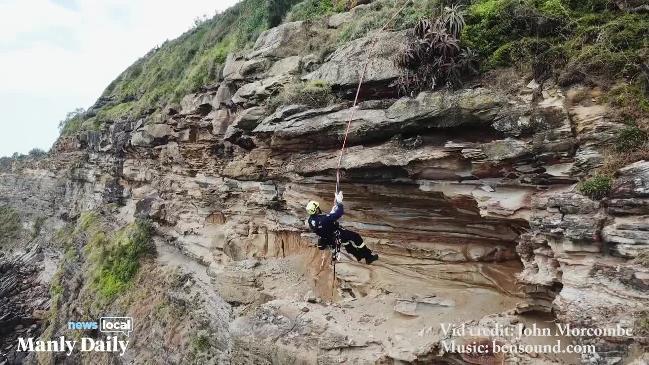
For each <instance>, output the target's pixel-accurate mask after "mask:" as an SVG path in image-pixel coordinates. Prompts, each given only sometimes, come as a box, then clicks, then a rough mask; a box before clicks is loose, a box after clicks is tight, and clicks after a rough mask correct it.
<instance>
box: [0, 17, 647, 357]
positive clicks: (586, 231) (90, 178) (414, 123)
mask: <svg viewBox="0 0 649 365" xmlns="http://www.w3.org/2000/svg"><path fill="white" fill-rule="evenodd" d="M329 31H330V29H329V28H326V27H324V28H323V26H322V25H321V24H316V23H314V24H310V23H302V22H298V23H287V24H282V25H280V26H279V27H277V28H274V29H271V30H269V31H267V32H265V33H264V34H262V36H261V37H260V38H259V40H258V41H257V43H256V44H255V47H254V49H253V50H251V51H250V52H249V53H247V54H238V55H230V56H229V57H228V62H227V64H226V65H225V67H224V70H223V74H222V80H221V81H220V83H219V84H218V85H216V86H212V87H211V88H208V89H206V90H205V91H203V92H201V93H198V94H194V95H188V96H187V97H185V98H184V99H183V103H182V107H181V108H180V110H175V109H170V110H167V111H165V113H164V115H163V116H162V117H160V118H157V119H153V118H152V119H148V120H138V121H128V120H117V121H114V122H113V123H110V124H106V125H104V126H103V129H102V130H101V132H92V133H85V134H83V135H81V136H78V137H75V138H71V139H61V140H59V142H58V143H57V145H56V146H55V148H54V149H53V153H52V155H51V156H50V157H48V159H47V160H45V161H42V162H41V163H40V164H39V165H38V166H33V167H30V168H24V167H22V168H20V169H18V168H16V169H14V171H6V172H2V173H1V174H0V191H1V192H2V202H5V203H10V204H12V205H14V206H17V207H18V208H20V209H21V212H22V214H24V215H25V216H26V217H34V216H35V214H34V212H30V209H32V210H34V209H35V210H41V211H42V212H44V214H45V215H46V216H47V217H50V218H48V219H50V220H51V223H52V224H53V226H56V225H57V224H58V225H62V224H63V222H65V221H69V220H71V219H74V218H75V217H77V216H78V215H79V214H80V213H81V212H82V211H87V210H92V209H98V208H101V209H106V207H107V206H108V205H111V204H112V207H114V210H112V211H111V212H113V213H114V216H113V217H114V218H113V219H115V220H116V221H119V222H130V221H132V220H134V219H135V218H147V219H150V220H152V221H153V222H154V228H155V233H156V242H157V246H158V259H157V260H158V262H159V264H160V265H163V266H179V267H181V269H182V270H185V271H187V272H189V273H192V274H193V275H196V276H197V277H196V278H195V280H196V283H195V285H197V286H198V287H200V290H198V292H199V294H197V295H199V296H200V295H203V296H206V297H213V299H212V301H213V302H214V303H217V302H218V303H219V304H218V305H216V304H215V307H214V308H216V307H218V308H221V307H222V306H227V307H228V308H229V309H228V310H232V313H228V314H227V315H224V314H223V313H224V312H223V309H222V308H221V309H220V311H221V312H220V314H218V315H216V314H213V313H212V314H210V311H209V310H208V311H206V313H204V315H205V316H207V319H206V320H207V321H212V322H213V323H218V326H217V325H215V326H217V327H219V328H220V329H221V331H225V332H227V333H222V336H223V337H222V338H223V339H222V340H220V341H221V342H220V343H221V344H222V346H221V347H220V348H219V350H218V351H219V357H218V358H219V359H221V361H226V360H224V359H228V361H231V362H232V363H240V364H244V363H276V364H288V363H295V364H297V363H320V364H328V363H340V362H347V363H366V362H370V363H374V362H385V363H396V362H398V361H405V362H410V363H423V362H426V361H432V359H436V361H441V362H448V363H460V361H461V360H459V358H458V357H457V356H456V355H453V354H444V353H443V351H441V350H440V347H439V341H440V340H441V339H442V337H443V336H442V335H441V334H440V333H439V330H438V328H439V323H441V322H462V321H470V320H480V319H481V318H483V317H485V316H487V315H490V314H494V313H504V312H508V311H509V312H510V315H513V312H512V310H513V309H515V308H516V310H517V313H525V312H529V311H537V312H538V311H540V312H554V313H557V314H558V316H559V319H560V320H562V321H564V322H566V323H571V324H575V325H577V326H606V325H610V324H616V323H624V324H625V325H626V326H633V318H634V315H635V313H636V312H639V311H641V310H642V309H646V308H647V305H648V304H649V297H648V296H647V287H648V285H649V283H648V280H649V269H647V267H645V266H642V265H640V264H639V263H635V261H634V259H635V258H636V256H637V255H638V253H639V252H640V251H641V249H644V248H646V247H647V245H648V243H647V242H648V240H647V234H646V232H647V231H648V230H647V227H646V225H647V224H649V223H645V222H646V221H647V222H649V221H648V218H647V217H648V216H649V211H647V209H648V208H647V207H649V204H648V203H647V197H648V196H649V194H648V193H647V191H649V190H647V186H649V185H648V184H649V183H648V181H649V162H644V161H641V162H637V163H635V164H633V165H630V166H627V167H625V168H623V169H621V170H620V171H619V179H618V180H617V182H616V184H615V186H614V189H613V193H612V195H611V198H610V199H608V200H604V201H601V202H599V201H593V200H590V199H588V198H586V197H584V196H582V195H580V194H578V193H577V192H576V190H575V183H576V182H577V181H578V180H579V178H580V177H582V176H584V175H586V174H587V173H588V172H589V170H590V169H592V168H593V167H596V166H598V165H600V164H601V163H602V155H601V153H602V152H601V150H602V145H603V143H605V142H606V141H607V140H609V139H610V138H611V136H612V135H613V134H614V131H615V129H616V128H619V127H620V126H619V125H618V124H616V123H613V122H611V121H610V120H609V119H608V117H607V106H606V105H600V104H596V103H593V102H591V101H590V99H588V98H586V99H581V100H579V101H577V100H576V99H575V98H573V96H572V95H573V94H574V93H575V90H564V89H561V88H559V87H556V86H554V85H544V86H541V85H538V84H536V83H535V82H531V83H529V84H527V83H525V82H523V81H522V80H511V81H512V83H515V85H514V86H515V87H512V89H515V90H517V91H516V92H515V93H511V92H504V91H502V90H499V89H497V88H496V87H492V86H490V83H489V80H482V83H481V84H480V85H475V86H473V87H467V88H464V89H460V90H442V91H435V92H424V93H421V94H419V95H417V96H416V97H412V98H409V97H404V98H399V99H393V97H395V93H394V90H393V89H391V88H390V85H391V82H392V81H394V79H395V78H396V77H397V76H398V70H395V69H394V66H393V63H392V61H391V59H390V57H391V55H392V54H393V53H394V50H395V49H398V48H399V47H401V45H402V43H403V34H402V33H399V32H395V33H390V32H386V33H382V34H379V35H378V37H379V43H380V45H381V47H380V49H382V50H383V51H384V52H379V53H378V54H377V55H375V56H376V59H375V60H373V61H372V63H371V64H370V67H369V74H368V75H369V76H368V85H367V87H366V89H364V93H363V95H364V96H365V99H364V100H363V102H362V103H361V104H360V105H358V106H357V107H356V108H355V110H353V109H352V107H351V105H350V103H349V102H347V101H341V102H339V103H336V104H334V105H330V106H326V107H323V108H315V109H314V108H309V107H307V106H304V105H284V106H282V107H280V108H278V109H277V110H267V108H266V107H265V104H264V101H265V100H266V99H267V98H268V97H269V96H270V95H272V94H273V93H275V92H276V91H277V90H278V89H279V88H280V87H281V85H283V84H285V83H287V82H290V81H291V80H297V79H300V78H304V79H325V80H327V81H328V82H329V83H330V84H331V85H332V87H333V89H334V90H335V91H337V92H340V93H341V94H342V95H346V94H345V91H346V90H347V89H349V88H353V87H354V85H355V84H356V82H357V80H358V78H357V75H356V74H355V73H354V72H353V70H355V69H356V68H355V66H354V65H355V64H357V63H358V62H359V60H362V59H363V56H362V55H363V49H364V48H365V47H366V44H367V43H368V42H369V40H370V38H369V37H373V36H374V35H368V37H366V38H361V39H359V40H357V41H354V42H352V43H350V44H348V45H346V46H344V47H342V48H339V49H338V50H337V51H336V52H334V53H333V54H332V55H331V56H329V57H328V58H326V59H325V60H321V59H319V58H318V57H316V55H315V54H316V53H317V51H318V44H317V43H313V36H314V35H318V36H319V37H327V34H328V32H329ZM582 92H583V91H582ZM352 113H353V115H354V118H353V120H352V121H351V128H350V133H349V140H348V142H349V147H348V149H347V150H346V151H345V156H344V159H343V160H342V164H341V172H342V179H341V186H342V189H343V190H344V192H345V200H346V203H345V209H346V211H347V214H346V215H345V217H344V220H343V224H344V225H345V226H346V227H349V228H351V229H354V230H356V231H358V232H359V233H361V234H362V235H363V237H365V238H366V242H367V243H368V245H369V246H370V247H371V248H372V249H373V250H375V251H376V252H378V253H379V255H380V256H381V259H380V261H378V262H377V263H375V264H373V265H371V266H367V265H364V264H362V263H356V262H355V261H353V260H350V259H349V257H345V258H344V259H343V262H342V263H340V264H339V265H338V267H337V272H336V278H337V281H336V289H335V290H334V291H332V286H331V285H332V279H333V278H332V272H331V268H330V266H329V264H328V262H327V261H322V258H321V256H320V253H319V252H318V251H317V249H315V248H314V247H313V244H314V242H315V238H314V236H313V235H312V234H310V233H308V232H307V230H306V227H305V226H304V218H305V217H304V208H303V207H304V205H305V203H306V202H307V201H309V200H319V201H320V202H321V203H322V205H323V206H324V207H327V206H329V203H330V202H331V201H332V196H333V192H334V189H335V171H336V167H337V162H338V153H339V151H338V148H339V146H340V143H341V139H342V137H343V135H344V132H345V127H346V123H347V121H348V119H349V118H350V116H351V115H352ZM63 162H66V163H63ZM44 282H47V280H46V279H44ZM305 295H306V296H305ZM214 298H218V299H214ZM70 300H73V299H70ZM331 300H333V301H336V302H338V303H343V304H336V305H331V306H327V305H325V304H324V303H323V301H324V302H326V301H331ZM207 303H208V304H209V303H210V301H207ZM224 303H226V304H224ZM206 305H207V304H206ZM215 310H216V309H215ZM140 314H142V313H140ZM135 317H137V316H135ZM414 318H417V321H418V322H417V323H416V324H413V322H412V319H414ZM415 327H416V328H415ZM135 336H138V335H137V334H135ZM135 338H138V337H135ZM220 338H221V337H220ZM577 340H578V341H585V342H588V341H591V342H592V339H577ZM636 340H637V339H636ZM637 341H639V340H637ZM631 342H633V340H625V341H623V342H622V343H620V342H617V343H616V342H611V341H606V339H604V340H601V341H594V343H595V344H596V345H597V346H598V351H599V355H598V356H600V357H599V359H614V358H618V357H619V358H620V359H622V358H623V357H625V356H627V354H628V352H627V351H626V350H625V348H628V346H629V344H630V343H631ZM147 346H148V345H146V344H143V343H139V344H138V347H137V348H138V351H142V352H146V351H152V350H151V348H148V347H147ZM151 346H153V345H151ZM147 349H148V350H147ZM151 356H153V355H151ZM147 358H149V357H147ZM130 359H132V360H134V361H137V357H136V356H133V357H131V358H130ZM152 359H155V356H153V357H152ZM586 360H588V359H586ZM591 360H592V359H591ZM154 361H155V360H154ZM512 361H523V362H524V361H529V359H528V360H525V359H524V358H513V359H512ZM539 361H541V360H539ZM548 361H549V360H548ZM593 361H599V360H597V359H595V360H593ZM602 361H604V360H602ZM538 363H541V362H538ZM596 363H598V362H596ZM602 363H604V362H602Z"/></svg>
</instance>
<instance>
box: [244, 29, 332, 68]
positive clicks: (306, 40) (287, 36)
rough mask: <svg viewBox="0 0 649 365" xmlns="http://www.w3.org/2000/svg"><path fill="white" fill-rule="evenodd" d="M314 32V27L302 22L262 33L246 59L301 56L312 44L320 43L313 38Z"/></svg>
mask: <svg viewBox="0 0 649 365" xmlns="http://www.w3.org/2000/svg"><path fill="white" fill-rule="evenodd" d="M314 30H315V26H313V25H311V24H309V23H307V22H302V21H299V22H291V23H284V24H280V25H278V26H277V27H275V28H271V29H269V30H267V31H265V32H263V33H262V34H261V35H260V36H259V38H257V41H256V42H255V46H254V48H253V50H252V52H251V53H250V54H248V55H247V56H246V58H248V59H252V58H256V57H271V58H284V57H290V56H298V55H300V54H303V53H304V50H306V49H309V48H311V45H312V44H314V43H316V42H322V40H321V39H320V40H318V39H315V37H313V34H312V33H313V31H314Z"/></svg>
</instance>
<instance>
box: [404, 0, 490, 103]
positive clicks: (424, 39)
mask: <svg viewBox="0 0 649 365" xmlns="http://www.w3.org/2000/svg"><path fill="white" fill-rule="evenodd" d="M465 24H466V23H465V21H464V11H463V10H462V8H461V7H460V6H450V7H445V8H444V10H443V11H442V12H441V14H440V15H439V16H437V17H435V18H433V19H422V20H420V21H419V22H418V23H417V25H416V26H415V29H414V34H413V36H412V37H411V39H410V40H409V43H408V45H407V46H406V47H405V49H404V51H403V52H402V53H401V54H399V55H397V58H396V64H397V65H399V66H400V67H401V68H402V69H404V71H403V72H402V74H401V76H400V77H399V80H398V82H397V85H398V86H399V91H400V92H401V93H402V94H406V95H407V94H411V95H414V94H415V93H419V92H420V91H424V90H431V89H435V87H436V86H438V85H442V86H446V85H448V86H452V87H455V86H461V85H462V76H463V75H468V74H474V75H475V74H476V73H477V72H478V65H477V61H478V59H477V57H476V54H475V52H473V51H472V50H471V49H468V48H462V47H461V46H460V35H461V32H462V29H463V28H464V26H465Z"/></svg>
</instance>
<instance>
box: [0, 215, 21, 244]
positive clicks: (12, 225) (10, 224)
mask: <svg viewBox="0 0 649 365" xmlns="http://www.w3.org/2000/svg"><path fill="white" fill-rule="evenodd" d="M21 230H22V226H21V224H20V216H19V215H18V212H17V211H16V210H15V209H14V208H13V207H10V206H8V205H0V245H4V244H7V243H10V242H11V241H13V240H15V239H17V238H18V237H19V236H20V231H21Z"/></svg>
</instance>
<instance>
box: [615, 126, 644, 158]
mask: <svg viewBox="0 0 649 365" xmlns="http://www.w3.org/2000/svg"><path fill="white" fill-rule="evenodd" d="M646 141H647V134H646V133H645V132H643V131H642V130H640V129H639V128H638V127H635V126H630V127H626V128H623V129H622V130H620V131H619V132H618V134H617V137H616V138H615V150H616V151H618V152H628V151H632V150H634V149H636V148H638V147H640V146H642V145H643V144H644V143H645V142H646Z"/></svg>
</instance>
